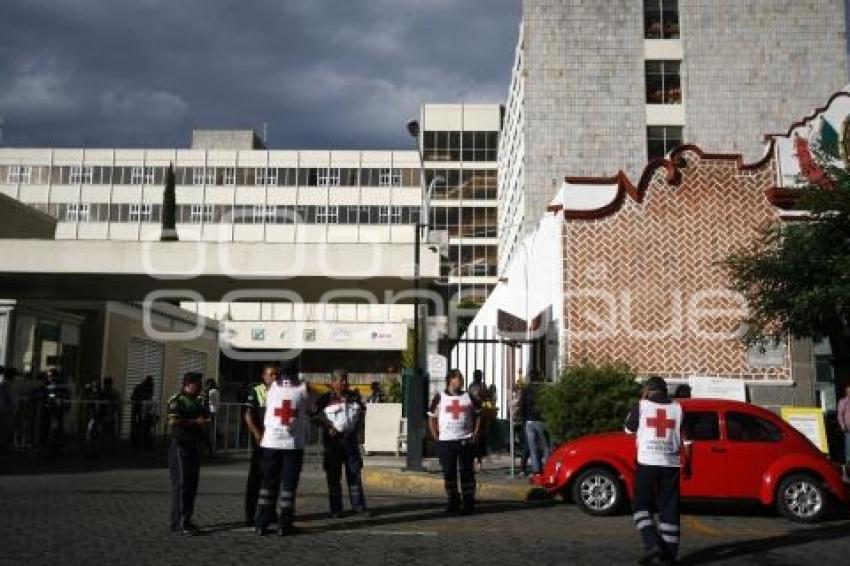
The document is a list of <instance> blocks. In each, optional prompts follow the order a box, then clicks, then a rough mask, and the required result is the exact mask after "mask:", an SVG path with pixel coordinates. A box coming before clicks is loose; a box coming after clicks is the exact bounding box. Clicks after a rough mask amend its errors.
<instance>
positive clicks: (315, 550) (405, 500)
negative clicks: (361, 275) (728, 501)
mask: <svg viewBox="0 0 850 566" xmlns="http://www.w3.org/2000/svg"><path fill="white" fill-rule="evenodd" d="M99 468H101V469H99V470H97V471H79V470H72V469H71V470H68V471H67V472H63V473H61V474H51V473H29V474H21V473H16V474H9V475H3V476H0V563H1V564H16V565H17V564H51V565H56V564H84V563H85V564H93V563H98V564H109V563H128V564H157V565H158V566H162V565H163V564H177V563H186V562H193V561H194V562H196V563H202V564H205V565H209V564H215V563H219V562H221V563H233V562H235V561H236V560H241V559H244V560H246V562H245V563H247V564H252V565H254V564H280V563H281V562H282V561H284V560H286V561H292V560H294V559H303V560H304V561H305V563H308V564H323V565H332V564H363V563H368V564H401V563H404V564H408V565H411V564H473V563H486V564H567V563H574V564H606V565H611V564H629V563H634V561H635V558H636V557H637V555H638V552H637V550H638V548H637V536H636V534H635V533H634V531H633V528H632V525H631V521H630V519H629V517H627V516H619V517H614V518H605V519H596V518H591V517H588V516H586V515H584V514H582V513H580V512H579V511H578V510H577V509H576V508H575V507H573V506H570V505H564V504H562V503H554V502H544V503H525V502H521V501H508V500H496V499H487V500H485V501H483V502H482V505H481V508H480V513H479V514H477V515H475V516H472V517H457V518H451V519H447V518H445V517H444V516H443V514H442V507H443V501H442V499H441V498H439V497H434V496H433V495H430V496H429V495H425V496H419V495H402V494H398V493H390V492H387V491H383V492H381V491H380V490H378V489H377V488H376V487H375V486H372V487H371V488H370V489H368V491H369V502H370V505H371V507H372V509H373V510H374V511H375V515H374V516H373V517H371V518H366V519H355V518H348V519H342V520H337V521H333V522H331V521H329V520H328V519H326V518H325V516H324V513H325V510H326V500H325V490H324V486H323V478H322V476H321V472H320V470H319V468H318V467H317V466H316V465H315V464H312V465H310V466H309V467H308V468H307V469H306V470H305V474H304V476H302V477H303V482H302V486H301V488H300V490H299V502H298V508H299V521H298V524H299V527H301V529H302V534H300V535H297V536H295V537H291V538H286V539H283V540H281V539H279V538H277V537H267V538H264V539H260V538H258V537H256V536H254V535H253V534H252V533H251V531H250V530H249V529H246V528H244V527H243V526H242V525H241V524H240V523H239V522H238V520H239V518H240V517H241V509H242V507H241V506H242V485H243V478H244V474H245V470H246V464H245V463H244V462H242V461H224V462H220V463H214V464H207V465H205V466H204V468H203V469H202V478H201V488H200V495H199V497H198V502H197V516H196V519H197V522H198V523H199V524H200V525H201V526H202V527H203V528H204V531H205V536H200V537H196V538H192V539H183V538H179V537H174V536H171V535H169V534H168V533H167V532H166V531H167V528H166V525H167V522H166V517H167V516H168V505H169V496H168V489H169V488H168V476H167V470H166V469H164V468H162V467H158V465H157V464H151V467H149V468H145V467H134V468H117V469H104V468H108V466H105V465H100V466H99ZM690 511H691V514H688V515H687V516H686V517H685V519H684V539H685V542H684V552H683V554H684V558H685V559H686V563H689V564H709V563H723V564H736V563H737V564H795V565H799V564H816V563H827V562H829V563H836V561H838V562H840V561H841V559H840V557H841V556H848V555H850V536H848V535H850V519H848V517H847V516H846V515H844V516H839V517H836V518H834V519H833V520H832V521H830V522H829V523H826V524H823V525H820V526H816V527H803V526H799V525H795V524H792V523H789V522H786V521H785V520H783V519H780V518H778V517H776V516H773V515H772V514H770V513H766V512H761V511H759V510H740V509H739V510H730V509H723V510H722V514H718V513H720V512H721V511H719V510H717V509H713V510H712V509H698V510H696V511H697V513H693V511H694V510H690ZM296 557H300V558H296Z"/></svg>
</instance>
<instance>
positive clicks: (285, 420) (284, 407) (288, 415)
mask: <svg viewBox="0 0 850 566" xmlns="http://www.w3.org/2000/svg"><path fill="white" fill-rule="evenodd" d="M274 416H276V417H279V418H280V424H283V425H289V424H292V421H294V420H295V417H297V416H298V409H293V408H292V401H290V400H288V399H287V400H286V401H284V402H283V403H282V404H281V405H280V407H278V408H277V409H275V410H274Z"/></svg>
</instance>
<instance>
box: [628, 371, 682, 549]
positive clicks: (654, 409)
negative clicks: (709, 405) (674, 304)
mask: <svg viewBox="0 0 850 566" xmlns="http://www.w3.org/2000/svg"><path fill="white" fill-rule="evenodd" d="M682 421H683V413H682V407H681V405H679V403H677V402H676V401H673V400H671V399H670V398H669V397H668V394H667V384H666V383H665V382H664V380H663V379H662V378H660V377H658V376H652V377H650V378H649V379H647V380H646V382H645V383H644V387H643V392H642V394H641V400H640V401H639V402H638V403H636V404H635V405H634V407H633V408H632V410H631V412H630V413H629V416H628V417H627V419H626V432H628V433H630V434H634V435H635V437H636V442H637V471H636V474H635V486H634V501H633V505H634V521H635V526H636V527H637V529H638V532H639V533H640V535H641V538H642V540H643V546H644V551H645V555H644V556H643V558H641V560H640V563H641V564H673V563H674V562H675V561H676V554H677V553H678V551H679V542H680V530H679V481H680V479H679V477H680V472H681V473H683V474H684V476H685V477H686V478H687V477H688V476H689V475H690V442H689V441H688V440H686V439H684V437H683V429H682ZM683 443H684V445H685V450H684V453H685V454H684V462H683V461H682V451H683V450H682V445H683ZM683 464H684V465H683ZM683 468H684V469H683ZM652 509H657V510H658V515H659V517H658V524H657V526H656V524H655V521H654V520H653V516H652Z"/></svg>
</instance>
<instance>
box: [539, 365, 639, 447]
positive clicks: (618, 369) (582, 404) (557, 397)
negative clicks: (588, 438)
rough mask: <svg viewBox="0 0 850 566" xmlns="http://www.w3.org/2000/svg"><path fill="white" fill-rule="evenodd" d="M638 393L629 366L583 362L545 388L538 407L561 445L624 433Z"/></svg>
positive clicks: (635, 377)
mask: <svg viewBox="0 0 850 566" xmlns="http://www.w3.org/2000/svg"><path fill="white" fill-rule="evenodd" d="M527 387H528V386H527ZM639 393H640V384H639V383H638V381H637V375H636V374H635V373H634V372H633V371H632V370H631V369H630V368H629V367H628V366H625V365H603V366H594V365H591V364H587V363H584V364H580V365H576V366H571V367H569V368H567V369H566V370H565V371H564V374H563V376H562V377H561V379H560V380H559V381H557V382H555V383H552V384H547V385H543V386H542V388H541V389H540V392H539V394H538V397H537V404H538V406H539V407H540V411H541V412H542V414H543V418H544V420H545V421H546V425H547V426H548V427H549V432H550V433H551V434H552V436H553V438H554V440H555V441H557V442H561V441H564V440H570V439H573V438H578V437H579V436H584V435H585V434H592V433H597V432H609V431H614V430H622V429H623V423H624V422H625V420H626V416H627V414H628V412H629V409H630V408H631V406H632V404H633V403H634V402H635V401H637V400H638V395H639Z"/></svg>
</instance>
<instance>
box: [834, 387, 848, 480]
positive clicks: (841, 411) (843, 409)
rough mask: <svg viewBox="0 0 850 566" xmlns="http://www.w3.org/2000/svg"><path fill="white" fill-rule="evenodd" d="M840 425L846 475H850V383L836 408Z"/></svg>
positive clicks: (846, 476)
mask: <svg viewBox="0 0 850 566" xmlns="http://www.w3.org/2000/svg"><path fill="white" fill-rule="evenodd" d="M836 416H837V417H838V426H840V427H841V432H843V433H844V477H845V479H846V478H848V477H850V385H848V386H846V387H845V388H844V397H842V398H841V400H839V401H838V407H837V410H836Z"/></svg>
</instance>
